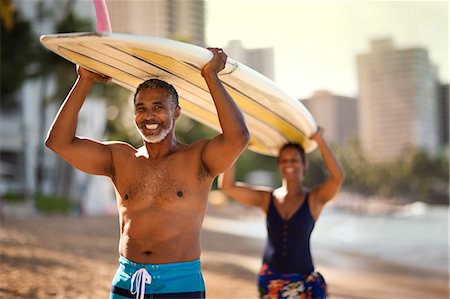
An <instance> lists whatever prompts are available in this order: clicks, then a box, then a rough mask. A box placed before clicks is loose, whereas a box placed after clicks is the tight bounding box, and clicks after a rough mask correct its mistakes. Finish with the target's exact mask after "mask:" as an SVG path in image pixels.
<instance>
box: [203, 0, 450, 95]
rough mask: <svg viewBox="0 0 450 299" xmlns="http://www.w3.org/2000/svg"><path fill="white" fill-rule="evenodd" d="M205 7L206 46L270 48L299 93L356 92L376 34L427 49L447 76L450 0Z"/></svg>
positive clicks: (288, 85)
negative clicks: (360, 63) (237, 43)
mask: <svg viewBox="0 0 450 299" xmlns="http://www.w3.org/2000/svg"><path fill="white" fill-rule="evenodd" d="M206 13H207V16H206V42H207V45H210V46H225V45H226V44H227V42H228V41H229V40H241V41H242V43H243V46H244V47H246V48H252V47H254V48H261V47H273V48H274V59H275V61H274V65H275V82H277V83H278V84H279V85H280V87H281V88H282V89H284V90H285V91H286V92H288V93H290V94H291V95H292V96H295V97H297V98H307V97H310V96H311V95H312V94H313V93H314V91H316V90H323V89H325V90H328V91H330V92H332V93H334V94H339V95H344V96H352V97H355V96H357V95H358V83H357V70H356V57H357V55H359V54H361V53H364V52H366V51H367V50H368V49H369V48H370V42H371V40H374V39H379V38H391V39H392V40H393V42H394V45H395V46H396V47H397V48H424V49H426V50H427V51H428V53H429V56H430V60H431V62H432V63H433V64H434V65H435V66H437V67H438V77H439V79H440V80H441V81H442V82H443V83H447V82H448V81H449V74H448V2H447V1H433V2H428V1H397V2H393V1H383V2H380V1H364V2H360V1H353V2H349V1H332V2H323V1H320V2H306V1H281V2H280V1H278V2H275V1H270V0H267V1H259V2H258V5H256V1H252V0H246V1H240V2H237V1H220V0H207V1H206ZM296 36H297V38H295V37H296Z"/></svg>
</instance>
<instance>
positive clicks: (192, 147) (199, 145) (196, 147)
mask: <svg viewBox="0 0 450 299" xmlns="http://www.w3.org/2000/svg"><path fill="white" fill-rule="evenodd" d="M208 142H209V140H208V139H200V140H197V141H194V142H193V143H191V144H185V143H178V150H179V151H201V150H202V149H203V147H205V145H206V144H208Z"/></svg>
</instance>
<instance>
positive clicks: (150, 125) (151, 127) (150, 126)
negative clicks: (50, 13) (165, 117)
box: [145, 124, 158, 130]
mask: <svg viewBox="0 0 450 299" xmlns="http://www.w3.org/2000/svg"><path fill="white" fill-rule="evenodd" d="M145 127H146V128H147V129H148V130H156V129H157V128H158V124H148V125H145Z"/></svg>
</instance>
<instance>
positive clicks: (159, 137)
mask: <svg viewBox="0 0 450 299" xmlns="http://www.w3.org/2000/svg"><path fill="white" fill-rule="evenodd" d="M173 123H174V121H173V120H172V122H171V123H170V125H169V126H167V127H163V129H162V131H161V132H160V133H159V134H157V135H151V136H146V135H144V133H143V132H142V131H141V130H139V129H138V131H139V134H141V136H142V139H144V140H145V141H146V142H148V143H160V142H161V141H163V140H164V139H165V138H166V137H167V135H168V134H169V133H170V131H171V130H172V128H173Z"/></svg>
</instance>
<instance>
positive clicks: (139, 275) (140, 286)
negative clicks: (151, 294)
mask: <svg viewBox="0 0 450 299" xmlns="http://www.w3.org/2000/svg"><path fill="white" fill-rule="evenodd" d="M135 279H136V291H134V288H135V285H134V280H135ZM151 283H152V276H151V275H150V274H149V273H148V272H147V269H145V268H141V269H139V270H137V271H136V272H134V274H133V276H132V277H131V289H130V292H131V294H133V295H134V294H136V299H144V296H145V284H151Z"/></svg>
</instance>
